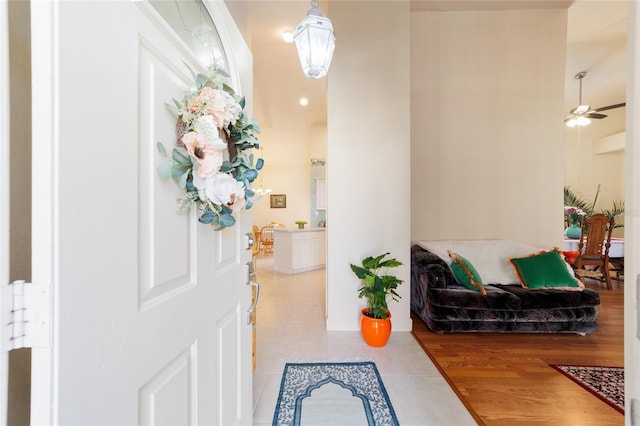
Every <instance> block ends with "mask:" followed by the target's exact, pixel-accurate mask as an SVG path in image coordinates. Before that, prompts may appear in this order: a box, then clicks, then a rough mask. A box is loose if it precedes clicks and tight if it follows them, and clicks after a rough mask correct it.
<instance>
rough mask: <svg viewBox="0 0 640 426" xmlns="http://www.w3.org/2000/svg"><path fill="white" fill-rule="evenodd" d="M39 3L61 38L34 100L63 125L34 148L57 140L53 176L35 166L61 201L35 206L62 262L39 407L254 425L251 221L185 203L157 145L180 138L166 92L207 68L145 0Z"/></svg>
mask: <svg viewBox="0 0 640 426" xmlns="http://www.w3.org/2000/svg"><path fill="white" fill-rule="evenodd" d="M33 7H34V9H38V10H40V11H42V10H44V12H42V13H43V15H45V16H44V18H43V20H42V21H41V22H40V23H39V24H41V25H34V27H36V29H35V30H34V31H36V32H46V31H49V36H50V37H49V39H50V40H52V41H50V42H49V43H50V45H49V46H46V47H47V48H48V49H43V48H41V47H40V46H38V48H37V51H36V52H34V55H35V56H38V55H42V56H46V55H47V54H50V53H51V52H53V54H54V55H57V56H55V59H54V60H53V61H51V68H50V69H49V72H47V71H46V70H41V69H39V70H38V71H37V72H35V73H34V80H36V79H44V80H45V81H46V80H47V79H49V84H48V85H46V86H45V93H36V94H35V95H34V105H39V107H38V108H39V111H38V112H39V114H42V115H44V117H48V118H47V120H49V119H50V120H51V121H52V126H51V127H52V128H53V129H54V130H53V132H51V134H48V133H42V132H41V133H40V136H41V137H40V138H38V139H37V140H36V138H34V152H36V153H37V152H39V151H38V150H39V148H41V147H42V148H43V150H44V152H46V149H51V150H52V155H51V156H50V157H48V161H49V163H48V164H49V166H50V167H51V170H52V172H51V175H50V176H41V175H39V174H37V173H36V172H34V181H35V180H38V182H37V185H39V187H42V188H47V189H46V190H45V191H42V192H41V193H47V194H50V197H51V209H48V210H46V209H45V210H36V209H35V208H34V214H35V215H36V216H37V215H45V216H46V219H47V220H48V221H50V222H51V223H52V226H51V229H50V230H49V231H47V232H46V235H44V236H43V238H42V240H41V241H39V242H37V244H36V245H37V246H38V247H39V248H40V250H43V251H44V250H45V249H44V248H45V247H46V248H47V250H48V252H47V258H46V259H45V260H44V263H46V262H48V261H52V263H53V267H52V269H51V270H50V275H49V276H48V279H50V280H51V283H52V294H53V295H54V297H53V300H54V305H53V310H52V312H53V315H52V322H53V326H52V330H53V336H52V348H51V351H49V352H47V353H40V352H39V353H38V355H34V356H35V359H34V363H35V364H38V365H41V366H42V365H45V366H47V365H48V366H49V369H48V370H47V369H46V368H36V369H35V370H34V374H36V375H37V377H34V383H45V382H46V381H47V380H49V381H50V383H51V386H50V387H49V388H48V389H51V394H50V395H47V392H46V390H45V392H44V393H42V394H41V395H39V396H36V397H35V398H34V405H33V409H34V410H35V413H34V418H38V419H47V420H46V421H43V423H49V424H87V425H88V424H95V423H101V424H136V423H141V424H184V425H187V424H250V423H251V410H250V407H251V405H252V404H251V348H250V344H251V328H250V327H251V326H250V325H249V324H247V323H246V318H244V315H245V312H246V310H247V308H248V306H249V304H250V297H251V291H250V287H249V286H247V285H246V281H247V267H246V262H248V261H249V260H250V258H251V254H250V250H247V249H246V248H245V247H244V235H245V233H246V232H249V230H250V227H251V217H250V216H249V215H248V214H246V213H243V214H240V215H239V216H238V217H237V223H236V225H235V226H234V227H233V228H230V229H225V230H223V231H218V232H216V231H213V229H212V227H210V226H206V225H203V224H200V223H198V222H197V220H196V216H195V212H189V213H187V214H181V215H178V214H176V210H177V204H176V198H177V196H179V195H180V193H181V192H180V190H179V189H178V188H177V185H175V183H174V182H171V181H164V180H162V179H161V178H160V177H159V175H158V173H157V171H156V168H157V165H158V164H159V162H160V161H162V158H161V157H160V156H159V155H158V153H157V150H156V143H157V142H158V141H160V142H162V143H163V144H164V145H165V146H167V147H171V146H172V145H173V144H174V143H175V124H176V120H177V117H176V116H175V114H174V113H173V112H172V111H171V110H170V109H169V108H167V106H166V104H167V103H171V99H173V98H175V99H180V98H181V97H182V94H183V92H184V90H185V89H186V88H188V87H190V86H192V85H193V82H192V77H191V74H190V72H189V70H188V69H187V67H186V66H185V64H188V65H189V66H190V67H191V68H192V69H194V70H197V69H199V65H198V63H197V58H196V57H195V55H191V54H188V53H187V52H188V50H187V48H186V45H185V44H184V42H183V41H182V40H181V39H179V38H178V37H177V36H176V34H175V32H174V31H173V30H172V29H171V28H170V27H169V26H168V25H166V24H165V23H164V21H163V20H162V19H161V18H160V17H159V16H158V15H157V13H156V12H155V10H154V9H152V8H151V7H150V6H149V5H148V4H147V3H145V2H112V1H91V2H88V1H85V2H64V1H63V2H59V3H58V2H54V3H52V6H51V3H50V4H49V5H40V3H39V2H35V3H34V6H33ZM210 7H212V8H214V9H216V10H217V12H216V23H217V24H219V25H220V27H221V28H223V27H225V26H227V25H233V23H232V21H231V19H230V17H228V16H227V15H228V13H227V15H225V12H224V5H223V4H222V2H214V3H211V4H210ZM41 8H42V9H41ZM38 10H36V15H37V14H38V13H39V12H38ZM45 12H46V13H45ZM114 28H117V31H114ZM42 38H43V37H42V36H41V37H40V38H39V39H42ZM36 39H38V37H36ZM223 39H225V38H224V37H223ZM243 49H245V51H248V50H246V46H244V48H243ZM241 51H242V50H241ZM229 62H230V64H232V61H229ZM231 71H232V72H231V73H230V74H231V75H235V76H237V75H238V74H239V72H237V71H236V70H231ZM234 71H236V72H234ZM242 72H243V73H244V72H249V73H250V68H247V69H243V70H242ZM243 78H246V76H243ZM237 81H238V80H237V78H236V79H235V80H234V81H233V82H232V84H233V85H237ZM236 87H237V86H236ZM48 97H51V98H52V99H53V101H52V102H50V103H49V104H45V106H46V105H49V109H46V108H44V107H43V106H42V104H41V103H40V100H41V98H42V99H45V100H46V99H47V98H48ZM43 108H44V110H43ZM47 185H48V186H47ZM36 221H37V218H36ZM38 239H39V237H36V240H38ZM48 239H51V240H52V241H53V244H51V245H49V246H45V245H44V244H43V242H44V243H46V242H47V241H48ZM51 247H53V253H52V252H51V250H52V249H51ZM35 253H36V247H34V263H38V262H43V261H42V260H40V259H36V255H35ZM34 267H37V265H34ZM36 387H37V389H35V390H34V391H35V393H36V394H38V393H39V392H40V390H41V389H40V386H39V385H37V386H36ZM50 407H53V408H50Z"/></svg>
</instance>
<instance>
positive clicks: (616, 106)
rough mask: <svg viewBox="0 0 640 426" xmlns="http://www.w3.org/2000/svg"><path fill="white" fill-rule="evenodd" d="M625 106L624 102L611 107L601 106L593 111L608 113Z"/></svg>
mask: <svg viewBox="0 0 640 426" xmlns="http://www.w3.org/2000/svg"><path fill="white" fill-rule="evenodd" d="M626 105H627V104H626V103H625V102H622V103H619V104H613V105H607V106H603V107H600V108H595V109H594V111H598V112H600V111H608V110H610V109H615V108H622V107H623V106H626Z"/></svg>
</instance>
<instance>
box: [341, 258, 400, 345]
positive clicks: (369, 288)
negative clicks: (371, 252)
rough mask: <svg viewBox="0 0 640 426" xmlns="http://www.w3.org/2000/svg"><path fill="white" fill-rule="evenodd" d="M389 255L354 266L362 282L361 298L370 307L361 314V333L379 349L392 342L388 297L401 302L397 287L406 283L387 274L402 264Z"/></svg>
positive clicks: (366, 340)
mask: <svg viewBox="0 0 640 426" xmlns="http://www.w3.org/2000/svg"><path fill="white" fill-rule="evenodd" d="M389 254H390V253H383V254H381V255H379V256H377V257H371V256H369V257H367V258H365V259H364V260H363V261H362V265H361V266H358V265H354V264H351V270H352V271H353V273H354V274H355V275H356V276H357V277H358V278H359V279H360V280H361V281H362V287H360V288H359V289H358V297H359V298H363V297H364V298H366V299H367V307H366V308H364V309H363V310H362V311H361V315H360V331H361V332H362V337H363V338H364V340H365V342H367V344H368V345H370V346H375V347H381V346H384V345H386V344H387V341H388V340H389V336H390V335H391V313H390V312H389V309H388V307H387V296H390V297H391V298H392V299H393V300H395V301H398V299H399V298H400V295H399V294H398V293H397V292H396V288H398V286H399V285H400V284H402V283H403V280H401V279H399V278H397V277H395V276H393V275H388V274H387V270H388V269H389V268H396V267H398V266H401V265H402V262H400V261H398V260H396V259H395V258H387V256H389ZM383 274H384V275H383Z"/></svg>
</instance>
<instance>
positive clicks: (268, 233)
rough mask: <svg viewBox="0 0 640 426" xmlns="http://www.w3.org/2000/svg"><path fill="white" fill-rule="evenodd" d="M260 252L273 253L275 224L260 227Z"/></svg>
mask: <svg viewBox="0 0 640 426" xmlns="http://www.w3.org/2000/svg"><path fill="white" fill-rule="evenodd" d="M260 252H261V253H262V254H269V253H273V226H271V225H266V226H263V227H262V228H261V229H260Z"/></svg>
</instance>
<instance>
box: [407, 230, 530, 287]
mask: <svg viewBox="0 0 640 426" xmlns="http://www.w3.org/2000/svg"><path fill="white" fill-rule="evenodd" d="M416 244H418V245H419V246H420V247H422V248H424V249H425V250H429V251H430V252H432V253H434V254H436V255H438V256H439V257H440V258H442V259H444V260H445V262H447V263H448V264H449V265H451V262H452V261H451V259H450V258H449V256H448V255H447V250H451V251H453V252H454V253H458V254H459V255H461V256H464V257H465V258H467V259H468V260H469V261H470V262H471V263H472V264H473V265H474V266H475V268H476V270H477V271H478V273H479V274H480V276H481V277H482V282H483V283H484V285H487V284H518V283H519V282H520V280H519V279H518V274H517V273H516V271H515V269H514V268H513V267H512V266H511V264H510V263H509V259H511V258H512V257H521V256H526V255H527V254H529V253H533V252H535V251H537V250H540V249H539V248H537V247H534V246H531V245H529V244H524V243H521V242H518V241H510V240H441V241H420V242H417V243H416Z"/></svg>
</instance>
